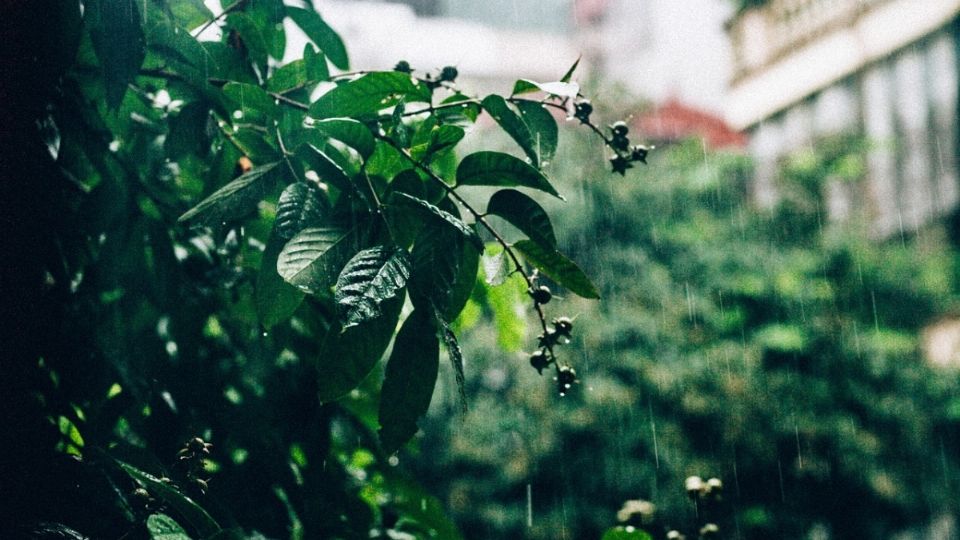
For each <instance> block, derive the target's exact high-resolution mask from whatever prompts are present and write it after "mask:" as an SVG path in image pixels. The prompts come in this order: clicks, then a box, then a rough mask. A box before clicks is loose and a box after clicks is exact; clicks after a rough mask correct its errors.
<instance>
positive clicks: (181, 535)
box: [147, 514, 191, 540]
mask: <svg viewBox="0 0 960 540" xmlns="http://www.w3.org/2000/svg"><path fill="white" fill-rule="evenodd" d="M147 532H148V533H149V534H150V538H151V540H191V539H190V536H189V535H188V534H187V531H185V530H184V529H183V527H181V526H180V524H179V523H177V522H176V521H175V520H174V519H173V518H172V517H170V516H168V515H166V514H150V515H149V516H148V517H147Z"/></svg>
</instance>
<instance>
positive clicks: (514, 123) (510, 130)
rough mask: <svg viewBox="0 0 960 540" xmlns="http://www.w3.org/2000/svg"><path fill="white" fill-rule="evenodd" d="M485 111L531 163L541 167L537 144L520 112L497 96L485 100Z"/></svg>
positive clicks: (490, 96) (493, 95)
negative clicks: (517, 145) (518, 146)
mask: <svg viewBox="0 0 960 540" xmlns="http://www.w3.org/2000/svg"><path fill="white" fill-rule="evenodd" d="M483 109H484V110H485V111H487V113H488V114H489V115H490V116H491V117H492V118H493V119H494V120H496V121H497V123H498V124H500V127H501V128H503V130H504V131H506V132H507V135H510V137H511V138H513V140H514V141H516V142H517V144H519V145H520V148H521V149H523V151H524V153H525V154H527V157H528V158H530V161H531V162H533V164H534V165H536V166H539V165H540V152H539V151H538V149H537V142H536V140H534V136H533V134H532V133H531V132H530V128H529V127H528V126H527V123H526V122H524V121H523V118H521V117H520V114H519V113H518V112H516V111H514V110H513V109H512V108H510V105H509V104H508V103H507V100H505V99H503V98H502V97H501V96H498V95H496V94H492V95H489V96H487V97H486V98H484V99H483Z"/></svg>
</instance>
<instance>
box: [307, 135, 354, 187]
mask: <svg viewBox="0 0 960 540" xmlns="http://www.w3.org/2000/svg"><path fill="white" fill-rule="evenodd" d="M297 157H299V158H300V159H302V160H303V161H304V162H305V163H306V164H307V166H308V167H309V168H310V170H312V171H313V172H315V173H317V176H319V177H320V181H321V182H323V183H325V184H330V185H332V186H334V187H336V188H337V189H339V190H340V191H352V190H353V184H352V183H351V182H350V177H349V176H347V173H346V172H345V171H344V170H343V167H341V166H340V165H338V164H337V162H336V161H334V160H333V158H331V157H330V156H328V155H327V154H326V153H325V152H324V151H323V150H320V149H319V148H317V147H316V146H314V145H312V144H304V145H302V146H301V147H300V148H299V149H298V150H297Z"/></svg>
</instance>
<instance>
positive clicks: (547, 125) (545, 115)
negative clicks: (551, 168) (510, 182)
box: [516, 101, 559, 167]
mask: <svg viewBox="0 0 960 540" xmlns="http://www.w3.org/2000/svg"><path fill="white" fill-rule="evenodd" d="M516 105H517V108H518V109H520V117H521V118H523V123H524V124H526V126H527V128H528V129H529V130H530V135H531V137H532V138H533V144H534V148H535V149H536V151H537V155H539V156H540V166H541V167H543V166H544V165H546V163H547V162H548V161H550V160H551V159H553V155H554V154H555V153H556V151H557V142H558V139H559V132H558V129H557V121H556V120H554V119H553V115H551V114H550V112H549V111H547V109H546V108H545V107H544V106H543V105H541V104H539V103H537V102H534V101H518V102H517V104H516Z"/></svg>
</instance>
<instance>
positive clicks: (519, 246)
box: [513, 240, 600, 298]
mask: <svg viewBox="0 0 960 540" xmlns="http://www.w3.org/2000/svg"><path fill="white" fill-rule="evenodd" d="M513 247H514V248H515V249H516V250H517V251H519V252H520V253H522V254H523V258H524V259H526V260H527V262H528V263H530V264H531V265H533V266H535V267H536V268H537V269H539V270H540V271H541V272H543V273H544V274H546V276H547V277H549V278H550V279H552V280H554V281H556V282H557V283H559V284H560V285H562V286H564V287H566V288H567V289H570V291H571V292H573V293H575V294H577V295H578V296H581V297H583V298H600V293H599V291H597V288H596V286H595V285H594V284H593V283H591V282H590V278H588V277H587V275H586V274H584V273H583V270H581V269H580V267H579V266H577V265H576V264H575V263H574V262H573V261H571V260H570V259H568V258H567V257H566V256H565V255H563V254H562V253H560V252H559V251H556V250H554V249H546V248H544V247H543V246H541V245H540V244H538V243H536V242H534V241H533V240H521V241H519V242H517V243H515V244H513Z"/></svg>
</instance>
